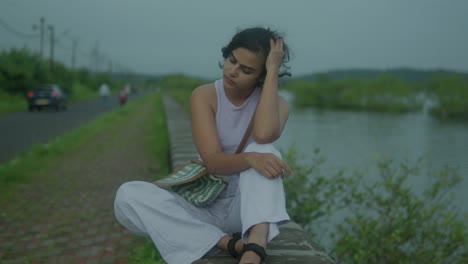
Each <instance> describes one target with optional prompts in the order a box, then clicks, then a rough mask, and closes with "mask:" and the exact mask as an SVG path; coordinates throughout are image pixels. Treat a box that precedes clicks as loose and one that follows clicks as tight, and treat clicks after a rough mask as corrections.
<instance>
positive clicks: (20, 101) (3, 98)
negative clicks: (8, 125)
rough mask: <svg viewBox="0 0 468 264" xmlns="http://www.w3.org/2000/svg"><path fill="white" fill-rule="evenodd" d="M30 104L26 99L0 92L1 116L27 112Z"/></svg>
mask: <svg viewBox="0 0 468 264" xmlns="http://www.w3.org/2000/svg"><path fill="white" fill-rule="evenodd" d="M27 109H28V104H27V101H26V98H25V97H24V96H20V95H10V94H8V93H5V92H2V91H0V114H6V113H14V112H18V111H26V110H27Z"/></svg>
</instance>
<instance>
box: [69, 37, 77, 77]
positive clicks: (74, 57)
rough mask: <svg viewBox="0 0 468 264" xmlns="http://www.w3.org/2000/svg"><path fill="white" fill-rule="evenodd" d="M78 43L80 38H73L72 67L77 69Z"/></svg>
mask: <svg viewBox="0 0 468 264" xmlns="http://www.w3.org/2000/svg"><path fill="white" fill-rule="evenodd" d="M77 45H78V39H76V38H75V39H73V51H72V58H71V68H72V70H73V69H75V59H76V47H77Z"/></svg>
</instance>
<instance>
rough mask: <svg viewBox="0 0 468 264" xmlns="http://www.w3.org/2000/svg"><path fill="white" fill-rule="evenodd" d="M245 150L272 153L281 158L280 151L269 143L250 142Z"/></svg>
mask: <svg viewBox="0 0 468 264" xmlns="http://www.w3.org/2000/svg"><path fill="white" fill-rule="evenodd" d="M245 152H260V153H273V154H275V155H276V156H277V157H278V158H281V153H280V152H279V151H278V150H277V149H276V148H275V146H274V145H273V144H271V143H268V144H259V143H257V142H252V143H250V144H249V145H247V147H246V148H245Z"/></svg>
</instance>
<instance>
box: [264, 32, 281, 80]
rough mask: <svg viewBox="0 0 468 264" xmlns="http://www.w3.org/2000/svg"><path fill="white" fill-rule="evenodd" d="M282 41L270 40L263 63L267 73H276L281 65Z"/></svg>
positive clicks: (279, 39)
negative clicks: (268, 49)
mask: <svg viewBox="0 0 468 264" xmlns="http://www.w3.org/2000/svg"><path fill="white" fill-rule="evenodd" d="M283 44H284V43H283V39H282V38H277V39H276V40H275V39H270V53H269V54H268V57H267V59H266V62H265V67H266V70H267V73H273V72H274V73H278V70H279V68H280V67H281V64H282V63H283V57H284V51H283Z"/></svg>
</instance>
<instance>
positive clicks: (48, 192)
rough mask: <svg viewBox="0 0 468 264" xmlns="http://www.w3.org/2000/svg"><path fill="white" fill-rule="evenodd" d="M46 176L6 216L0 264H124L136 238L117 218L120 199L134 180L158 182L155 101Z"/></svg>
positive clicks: (1, 217) (5, 208)
mask: <svg viewBox="0 0 468 264" xmlns="http://www.w3.org/2000/svg"><path fill="white" fill-rule="evenodd" d="M144 101H145V104H144V105H143V106H142V107H141V109H140V110H139V113H138V114H137V115H135V116H132V117H130V118H126V120H127V121H128V123H126V124H116V125H115V126H113V127H112V129H107V130H106V131H102V132H101V133H98V134H97V135H95V136H93V137H92V138H91V139H90V140H89V141H87V142H86V143H85V144H83V145H82V146H81V147H80V149H78V150H77V151H74V152H73V153H70V154H69V155H65V156H64V157H63V158H62V160H61V161H59V164H60V165H59V166H58V167H56V168H55V169H54V170H50V171H41V172H39V173H38V174H37V175H35V179H33V180H31V182H30V183H29V184H27V185H25V186H23V187H21V188H20V189H19V191H18V192H17V193H16V194H15V195H13V196H12V197H11V199H9V201H8V202H7V203H6V204H3V205H1V210H0V263H125V262H126V260H127V259H128V257H129V254H130V249H131V248H132V247H133V246H134V245H135V243H136V240H135V237H134V236H133V235H131V234H129V233H128V232H127V231H125V230H124V229H123V228H122V227H121V226H120V225H119V224H118V222H117V221H116V220H115V217H114V212H113V199H114V195H115V192H116V190H117V188H118V186H119V185H120V184H121V183H123V182H125V181H129V180H136V179H139V180H143V179H148V180H149V179H151V177H152V175H154V174H153V173H154V171H155V170H157V169H158V167H157V166H158V165H157V164H156V162H155V161H153V160H151V159H152V157H151V155H150V150H149V149H148V148H149V146H148V140H147V139H148V135H149V133H150V129H151V126H149V125H148V124H151V123H152V122H153V120H152V119H153V118H154V111H155V109H154V103H153V104H152V103H151V102H150V101H151V100H144Z"/></svg>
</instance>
